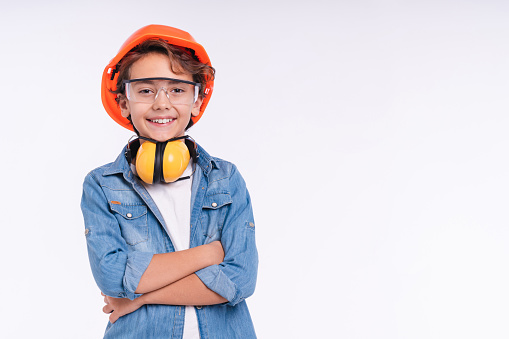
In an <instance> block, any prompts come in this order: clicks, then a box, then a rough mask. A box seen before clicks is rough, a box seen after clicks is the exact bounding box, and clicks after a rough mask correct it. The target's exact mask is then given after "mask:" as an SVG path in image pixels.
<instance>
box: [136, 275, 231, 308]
mask: <svg viewBox="0 0 509 339" xmlns="http://www.w3.org/2000/svg"><path fill="white" fill-rule="evenodd" d="M138 299H139V300H138V302H141V303H143V304H145V305H146V304H161V305H190V306H196V305H215V304H221V303H225V302H228V300H226V299H225V298H223V297H221V296H220V295H219V294H217V293H215V292H213V291H212V290H210V289H209V288H207V286H205V285H204V284H203V282H202V281H201V280H200V278H198V276H197V275H196V274H191V275H188V276H187V277H185V278H182V279H180V280H178V281H176V282H174V283H173V284H171V285H168V286H165V287H163V288H160V289H158V290H156V291H153V292H149V293H146V294H144V295H142V296H141V297H139V298H138Z"/></svg>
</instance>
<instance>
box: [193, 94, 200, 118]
mask: <svg viewBox="0 0 509 339" xmlns="http://www.w3.org/2000/svg"><path fill="white" fill-rule="evenodd" d="M202 102H203V99H202V98H200V97H198V99H197V100H196V102H195V103H194V104H193V109H192V110H191V115H192V116H193V117H195V116H197V115H199V114H200V108H201V104H202Z"/></svg>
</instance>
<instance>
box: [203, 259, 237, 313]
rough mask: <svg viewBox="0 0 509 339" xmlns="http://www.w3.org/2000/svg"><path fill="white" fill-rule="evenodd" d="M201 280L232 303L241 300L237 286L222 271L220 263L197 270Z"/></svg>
mask: <svg viewBox="0 0 509 339" xmlns="http://www.w3.org/2000/svg"><path fill="white" fill-rule="evenodd" d="M196 275H197V276H198V278H200V280H201V281H202V282H203V283H204V284H205V285H206V286H207V287H208V288H209V289H211V290H212V291H214V292H216V293H217V294H219V295H220V296H222V297H223V298H225V299H227V300H228V302H229V303H231V304H237V303H238V302H239V301H240V300H238V299H239V298H238V297H237V296H238V293H237V286H235V284H234V283H233V281H231V280H230V278H228V277H227V276H226V274H224V273H223V271H221V269H220V267H219V265H213V266H208V267H205V268H204V269H201V270H199V271H198V272H196Z"/></svg>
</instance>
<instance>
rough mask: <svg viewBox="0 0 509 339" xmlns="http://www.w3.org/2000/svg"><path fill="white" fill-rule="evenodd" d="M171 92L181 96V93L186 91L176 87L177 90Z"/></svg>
mask: <svg viewBox="0 0 509 339" xmlns="http://www.w3.org/2000/svg"><path fill="white" fill-rule="evenodd" d="M171 92H172V93H176V94H180V93H184V92H185V90H184V89H183V88H178V87H175V88H172V89H171Z"/></svg>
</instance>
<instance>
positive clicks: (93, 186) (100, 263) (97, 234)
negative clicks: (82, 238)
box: [81, 173, 154, 300]
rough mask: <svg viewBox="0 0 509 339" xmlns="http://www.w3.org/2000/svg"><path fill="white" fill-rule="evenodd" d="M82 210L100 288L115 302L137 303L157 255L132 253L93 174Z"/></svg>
mask: <svg viewBox="0 0 509 339" xmlns="http://www.w3.org/2000/svg"><path fill="white" fill-rule="evenodd" d="M81 209H82V212H83V217H84V220H85V228H86V230H85V235H86V239H87V249H88V258H89V261H90V267H91V269H92V274H93V276H94V279H95V281H96V284H97V286H98V287H99V289H100V290H101V292H103V293H104V294H106V295H108V296H111V297H115V298H129V299H131V300H132V299H134V298H137V297H139V296H141V294H137V293H135V291H136V289H137V287H138V284H139V282H140V279H141V276H142V275H143V273H144V272H145V270H146V269H147V267H148V265H149V264H150V261H151V260H152V256H153V255H154V253H151V252H130V251H129V250H128V246H127V244H126V241H125V239H124V238H123V237H122V234H121V231H120V226H119V224H118V222H117V220H116V219H115V217H114V216H113V215H112V213H111V212H110V211H109V208H108V201H107V199H106V196H105V195H104V192H103V191H102V189H101V186H100V184H99V182H98V181H97V179H96V178H95V177H94V175H93V173H90V174H89V175H87V177H86V178H85V182H84V183H83V195H82V199H81Z"/></svg>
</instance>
